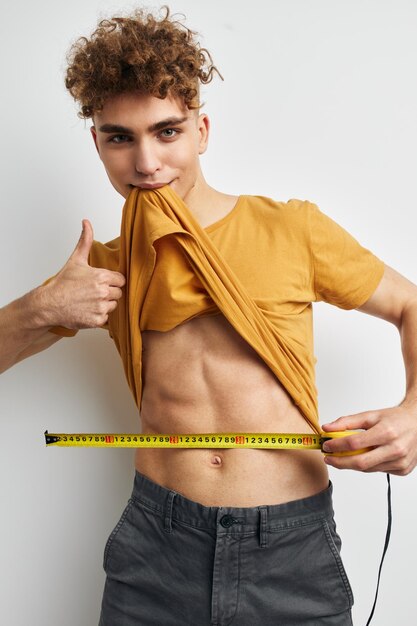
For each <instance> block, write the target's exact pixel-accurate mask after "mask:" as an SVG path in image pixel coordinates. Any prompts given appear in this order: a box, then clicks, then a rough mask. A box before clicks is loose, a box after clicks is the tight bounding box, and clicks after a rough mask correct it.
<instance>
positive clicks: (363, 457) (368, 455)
mask: <svg viewBox="0 0 417 626" xmlns="http://www.w3.org/2000/svg"><path fill="white" fill-rule="evenodd" d="M381 450H382V448H381V447H379V448H375V449H373V450H371V451H369V452H363V453H362V454H357V455H354V456H333V455H326V456H325V457H324V462H325V463H326V465H330V466H331V467H334V468H336V469H341V470H343V469H350V470H357V471H359V472H371V471H376V470H374V469H373V468H375V467H377V466H379V465H381V464H382V463H384V462H386V461H387V459H385V458H384V453H383V452H381Z"/></svg>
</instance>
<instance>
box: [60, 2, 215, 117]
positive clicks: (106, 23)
mask: <svg viewBox="0 0 417 626" xmlns="http://www.w3.org/2000/svg"><path fill="white" fill-rule="evenodd" d="M162 9H165V10H166V14H165V15H164V16H163V17H162V19H161V20H157V19H155V17H154V16H153V15H152V14H151V13H146V12H145V10H144V9H137V10H136V11H134V13H132V14H131V15H130V16H128V17H112V18H111V19H104V20H101V21H100V22H99V23H98V27H97V29H96V30H95V31H94V32H93V34H92V35H91V37H90V39H87V38H86V37H80V38H79V39H77V41H76V42H75V43H74V44H73V45H72V46H71V48H70V50H69V52H68V55H67V61H68V67H67V71H66V76H65V86H66V88H67V89H68V90H69V92H70V94H71V95H72V96H73V98H74V99H75V100H76V101H77V102H79V105H80V111H79V113H78V116H79V117H81V118H84V119H86V118H89V117H92V116H93V115H94V113H96V112H98V111H100V110H102V108H103V105H104V103H105V102H106V100H107V99H109V98H111V97H112V96H115V95H119V94H121V93H132V92H139V93H145V94H149V95H152V96H156V97H158V98H162V99H163V98H166V97H167V95H174V96H177V97H179V98H181V99H182V101H183V102H184V104H185V105H186V106H187V107H188V108H189V109H199V108H200V107H201V106H202V104H200V103H199V81H200V82H201V83H204V84H205V83H209V82H211V80H212V78H213V72H217V74H218V75H219V76H220V78H221V79H222V80H224V79H223V76H222V75H221V74H220V72H219V70H218V69H217V68H216V67H215V66H214V65H213V61H212V58H211V56H210V53H209V52H208V50H206V49H205V48H201V47H200V44H199V43H198V42H197V41H195V40H194V35H197V33H196V32H194V31H192V30H190V29H189V28H187V27H186V26H184V25H183V24H181V22H178V21H174V20H173V19H172V18H171V19H170V10H169V7H168V6H166V5H164V6H163V7H162Z"/></svg>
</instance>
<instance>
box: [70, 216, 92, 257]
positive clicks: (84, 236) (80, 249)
mask: <svg viewBox="0 0 417 626" xmlns="http://www.w3.org/2000/svg"><path fill="white" fill-rule="evenodd" d="M82 225H83V228H82V231H81V235H80V238H79V240H78V243H77V245H76V246H75V249H74V252H73V253H72V254H71V257H70V258H71V259H72V260H77V262H79V263H87V264H88V255H89V254H90V249H91V246H92V245H93V240H94V233H93V227H92V226H91V223H90V222H89V220H83V221H82Z"/></svg>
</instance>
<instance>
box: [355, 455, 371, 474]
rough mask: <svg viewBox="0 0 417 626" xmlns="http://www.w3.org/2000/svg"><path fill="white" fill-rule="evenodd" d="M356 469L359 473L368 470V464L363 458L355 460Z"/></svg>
mask: <svg viewBox="0 0 417 626" xmlns="http://www.w3.org/2000/svg"><path fill="white" fill-rule="evenodd" d="M356 467H357V468H358V470H360V471H361V472H366V470H367V469H369V463H368V461H367V460H366V459H364V458H360V457H359V458H358V459H357V460H356Z"/></svg>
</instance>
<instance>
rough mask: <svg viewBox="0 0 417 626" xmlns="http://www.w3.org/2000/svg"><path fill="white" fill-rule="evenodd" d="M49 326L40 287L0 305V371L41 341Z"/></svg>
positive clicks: (10, 365) (15, 361)
mask: <svg viewBox="0 0 417 626" xmlns="http://www.w3.org/2000/svg"><path fill="white" fill-rule="evenodd" d="M50 327H51V324H50V323H48V319H47V314H46V308H45V304H44V302H43V292H42V287H38V288H36V289H33V290H32V291H30V292H29V293H27V294H25V295H24V296H22V297H21V298H18V299H17V300H14V301H13V302H10V304H8V305H6V306H4V307H3V308H1V309H0V346H1V348H0V373H2V372H4V371H5V370H7V369H8V368H10V367H12V365H14V364H15V363H17V362H18V361H19V360H21V359H20V356H21V355H22V354H23V353H25V351H27V350H28V348H30V346H31V345H33V344H34V343H39V342H42V337H43V336H45V335H47V334H48V329H49V328H50ZM49 334H50V333H49ZM38 351H39V350H36V352H38ZM26 356H29V354H26Z"/></svg>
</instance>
